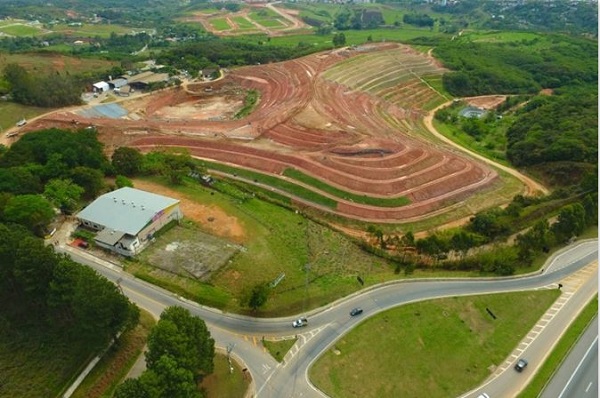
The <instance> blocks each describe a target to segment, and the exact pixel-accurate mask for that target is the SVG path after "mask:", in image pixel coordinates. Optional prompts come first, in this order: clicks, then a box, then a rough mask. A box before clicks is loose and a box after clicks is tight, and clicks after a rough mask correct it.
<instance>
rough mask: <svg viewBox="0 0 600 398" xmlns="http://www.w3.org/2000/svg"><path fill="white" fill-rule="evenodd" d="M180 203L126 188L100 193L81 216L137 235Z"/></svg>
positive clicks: (106, 226)
mask: <svg viewBox="0 0 600 398" xmlns="http://www.w3.org/2000/svg"><path fill="white" fill-rule="evenodd" d="M177 203H179V200H177V199H173V198H169V197H166V196H162V195H157V194H155V193H151V192H146V191H142V190H140V189H135V188H129V187H125V188H121V189H117V190H116V191H112V192H109V193H105V194H104V195H101V196H99V197H98V198H97V199H96V200H94V201H93V202H92V203H90V205H89V206H88V207H86V208H85V209H83V210H82V211H81V212H79V213H78V214H77V218H80V219H82V220H87V221H90V222H92V223H94V224H98V225H103V226H104V227H105V228H107V229H112V230H115V231H122V232H125V233H127V234H129V235H133V236H135V235H137V234H138V233H139V232H140V231H141V230H142V229H143V228H144V227H145V226H146V225H148V224H149V223H150V222H152V220H153V218H154V217H155V216H159V215H160V212H162V211H163V210H165V209H166V208H168V207H170V206H173V205H175V204H177Z"/></svg>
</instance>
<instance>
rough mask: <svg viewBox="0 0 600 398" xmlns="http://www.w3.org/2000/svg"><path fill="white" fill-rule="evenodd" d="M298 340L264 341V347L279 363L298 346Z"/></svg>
mask: <svg viewBox="0 0 600 398" xmlns="http://www.w3.org/2000/svg"><path fill="white" fill-rule="evenodd" d="M296 341H298V339H289V340H278V341H267V340H263V342H262V343H263V345H264V346H265V348H266V349H267V350H269V353H270V354H271V355H272V356H273V358H275V359H276V360H277V362H281V361H283V358H284V357H285V354H287V352H288V351H289V350H290V348H292V347H293V346H294V344H296Z"/></svg>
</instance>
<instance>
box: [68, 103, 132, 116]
mask: <svg viewBox="0 0 600 398" xmlns="http://www.w3.org/2000/svg"><path fill="white" fill-rule="evenodd" d="M77 113H78V114H79V115H81V116H85V117H108V118H111V119H119V118H121V117H123V116H126V115H127V113H128V112H127V110H126V109H125V108H123V107H121V106H120V105H118V104H103V105H97V106H94V107H93V108H90V109H83V110H80V111H78V112H77Z"/></svg>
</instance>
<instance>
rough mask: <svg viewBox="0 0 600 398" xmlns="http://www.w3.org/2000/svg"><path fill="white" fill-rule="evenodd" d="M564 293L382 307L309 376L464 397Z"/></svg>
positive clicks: (394, 392)
mask: <svg viewBox="0 0 600 398" xmlns="http://www.w3.org/2000/svg"><path fill="white" fill-rule="evenodd" d="M559 294H560V292H559V291H558V290H543V291H532V292H519V293H506V294H494V295H485V296H469V297H452V298H444V299H439V300H432V301H425V302H419V303H414V304H409V305H404V306H401V307H398V308H395V309H392V310H389V311H386V312H383V313H381V314H379V315H377V316H374V317H372V318H369V319H367V320H365V321H364V322H362V323H361V324H359V325H358V326H357V327H356V328H355V329H353V330H352V331H351V332H350V333H348V334H346V335H345V336H343V337H342V338H341V339H340V340H338V341H337V342H336V344H335V347H332V349H331V350H329V351H328V352H326V353H325V354H324V355H323V356H322V357H321V358H320V359H319V360H318V361H317V362H316V363H315V364H314V366H313V367H312V368H311V369H310V377H311V381H312V382H313V383H315V385H316V386H317V387H319V388H320V389H321V390H323V391H324V392H325V393H326V394H327V395H329V396H331V397H345V398H346V397H347V398H351V397H382V396H388V397H393V396H402V397H406V398H410V397H422V396H427V397H432V398H435V397H440V398H443V397H450V396H458V395H460V394H461V393H464V392H465V391H468V390H469V389H470V388H473V387H475V386H477V385H478V384H480V383H481V382H482V381H483V380H485V379H486V378H487V377H488V376H489V375H490V373H491V372H492V371H493V369H495V368H496V367H497V366H499V365H501V364H502V363H503V362H504V360H505V359H506V358H507V356H508V355H509V354H510V352H511V351H512V350H513V349H514V347H516V346H517V344H518V343H519V341H520V340H521V339H522V338H523V337H524V336H525V334H526V333H527V331H529V330H530V329H531V328H532V327H533V325H534V324H535V323H536V322H537V320H538V319H539V318H540V317H541V316H542V314H543V313H544V312H545V311H546V310H547V309H548V308H549V307H550V306H551V305H552V303H553V302H554V301H555V300H556V298H557V297H558V296H559ZM524 306H525V307H526V308H527V311H523V308H524ZM486 308H489V309H490V310H491V311H492V312H493V313H494V314H495V315H496V317H497V319H493V318H492V317H491V316H490V315H489V314H488V313H487V312H486ZM382 336H385V338H382ZM357 380H360V382H357Z"/></svg>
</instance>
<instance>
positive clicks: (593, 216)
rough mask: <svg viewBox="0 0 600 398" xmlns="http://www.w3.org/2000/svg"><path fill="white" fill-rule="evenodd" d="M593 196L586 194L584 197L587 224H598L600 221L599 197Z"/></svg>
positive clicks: (583, 204) (583, 203)
mask: <svg viewBox="0 0 600 398" xmlns="http://www.w3.org/2000/svg"><path fill="white" fill-rule="evenodd" d="M597 196H598V195H597V194H596V199H595V200H594V198H593V197H592V195H590V194H588V195H585V197H584V198H583V202H582V206H583V208H584V209H585V224H586V225H588V226H589V225H596V224H597V223H598V199H597Z"/></svg>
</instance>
